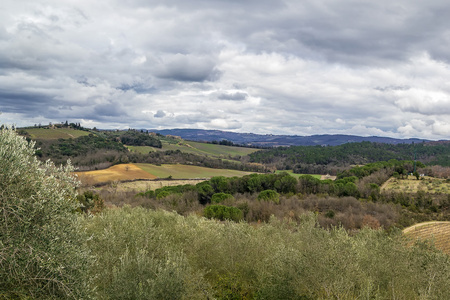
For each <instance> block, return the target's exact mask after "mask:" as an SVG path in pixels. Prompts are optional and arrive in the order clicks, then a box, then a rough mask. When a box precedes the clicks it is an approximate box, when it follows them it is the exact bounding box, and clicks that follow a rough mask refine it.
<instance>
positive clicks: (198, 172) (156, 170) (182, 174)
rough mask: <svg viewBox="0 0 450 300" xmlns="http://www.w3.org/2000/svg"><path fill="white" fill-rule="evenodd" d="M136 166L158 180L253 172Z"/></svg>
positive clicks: (195, 167)
mask: <svg viewBox="0 0 450 300" xmlns="http://www.w3.org/2000/svg"><path fill="white" fill-rule="evenodd" d="M136 166H138V167H140V168H141V169H142V170H144V171H146V172H148V173H150V174H153V175H155V176H157V177H158V178H167V177H169V176H172V178H173V179H195V178H210V177H214V176H225V177H233V176H244V175H248V174H252V173H253V172H243V171H237V170H229V169H212V168H206V167H199V166H189V165H180V164H174V165H171V164H163V165H161V166H156V165H152V164H143V163H138V164H136Z"/></svg>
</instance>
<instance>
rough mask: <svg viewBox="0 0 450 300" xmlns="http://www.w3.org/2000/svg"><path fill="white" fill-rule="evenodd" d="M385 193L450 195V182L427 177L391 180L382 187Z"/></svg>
mask: <svg viewBox="0 0 450 300" xmlns="http://www.w3.org/2000/svg"><path fill="white" fill-rule="evenodd" d="M381 188H382V190H383V191H394V192H404V193H405V192H406V193H417V192H419V191H422V192H425V193H432V194H434V193H443V194H450V180H448V179H441V178H433V177H429V176H425V177H423V178H421V179H420V180H417V179H416V178H415V177H413V176H408V178H407V179H397V178H394V177H392V178H390V179H389V180H388V181H386V182H385V183H384V184H383V186H382V187H381Z"/></svg>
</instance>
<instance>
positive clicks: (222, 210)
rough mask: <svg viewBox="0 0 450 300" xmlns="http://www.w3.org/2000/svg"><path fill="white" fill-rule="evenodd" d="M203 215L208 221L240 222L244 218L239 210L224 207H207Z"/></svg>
mask: <svg viewBox="0 0 450 300" xmlns="http://www.w3.org/2000/svg"><path fill="white" fill-rule="evenodd" d="M203 214H204V216H205V217H207V218H208V219H218V220H221V221H225V220H231V221H235V222H239V221H240V220H242V219H243V218H244V214H243V212H242V211H241V210H240V209H239V208H236V207H230V206H224V205H209V206H207V207H205V209H204V211H203Z"/></svg>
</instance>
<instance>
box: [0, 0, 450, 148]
mask: <svg viewBox="0 0 450 300" xmlns="http://www.w3.org/2000/svg"><path fill="white" fill-rule="evenodd" d="M449 15H450V4H449V2H448V1H445V0H427V1H415V0H413V1H411V0H397V1H391V0H389V1H388V0H377V1H363V0H361V1H354V0H311V1H310V0H304V1H299V0H285V1H271V0H239V1H237V0H189V1H186V0H164V1H153V0H96V1H92V0H89V1H87V0H48V1H43V0H34V1H29V0H27V1H24V0H2V1H1V3H0V112H1V115H0V123H3V124H15V125H16V126H19V127H20V126H30V125H31V126H33V125H34V124H39V123H41V124H48V123H49V122H52V123H58V122H65V121H66V120H68V121H69V122H77V123H78V122H79V123H81V125H83V126H85V127H90V128H92V127H97V128H102V129H127V128H136V129H152V128H157V129H164V128H198V129H219V130H226V131H234V132H252V133H259V134H289V135H314V134H353V135H362V136H372V135H374V136H388V137H395V138H410V137H415V138H423V139H434V140H439V139H450V68H449V67H450V51H449V49H450V18H449V17H448V16H449Z"/></svg>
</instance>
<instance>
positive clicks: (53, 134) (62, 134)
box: [23, 128, 90, 140]
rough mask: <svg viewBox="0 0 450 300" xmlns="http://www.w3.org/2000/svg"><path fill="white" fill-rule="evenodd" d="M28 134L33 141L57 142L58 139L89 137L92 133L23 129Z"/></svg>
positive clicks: (67, 129)
mask: <svg viewBox="0 0 450 300" xmlns="http://www.w3.org/2000/svg"><path fill="white" fill-rule="evenodd" d="M23 130H24V131H26V132H27V133H28V135H29V136H30V138H31V139H44V140H56V139H75V138H78V137H80V136H85V135H89V133H90V132H88V131H83V130H77V129H72V128H55V129H51V128H27V129H23Z"/></svg>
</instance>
